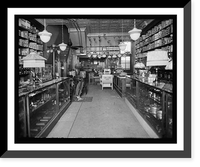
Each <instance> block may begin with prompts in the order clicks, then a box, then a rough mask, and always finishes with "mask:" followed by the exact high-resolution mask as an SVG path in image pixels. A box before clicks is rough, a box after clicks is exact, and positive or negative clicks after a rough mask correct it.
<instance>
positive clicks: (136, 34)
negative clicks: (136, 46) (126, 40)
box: [128, 19, 142, 41]
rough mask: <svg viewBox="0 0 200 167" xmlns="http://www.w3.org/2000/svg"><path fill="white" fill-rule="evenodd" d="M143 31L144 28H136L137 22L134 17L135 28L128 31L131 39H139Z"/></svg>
mask: <svg viewBox="0 0 200 167" xmlns="http://www.w3.org/2000/svg"><path fill="white" fill-rule="evenodd" d="M141 32H142V30H140V29H137V28H136V22H135V19H134V28H133V29H132V30H130V31H129V32H128V33H129V34H130V37H131V39H132V40H134V41H135V40H137V39H138V38H139V37H140V33H141Z"/></svg>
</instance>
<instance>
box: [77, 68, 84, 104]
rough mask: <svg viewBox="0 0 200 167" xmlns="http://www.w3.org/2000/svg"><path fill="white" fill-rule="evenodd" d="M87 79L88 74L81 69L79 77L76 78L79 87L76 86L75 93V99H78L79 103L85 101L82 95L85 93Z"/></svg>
mask: <svg viewBox="0 0 200 167" xmlns="http://www.w3.org/2000/svg"><path fill="white" fill-rule="evenodd" d="M85 78H86V72H85V71H84V70H83V69H82V68H80V69H79V70H78V75H77V76H76V80H77V85H76V92H75V97H76V98H77V100H78V101H80V100H83V98H81V94H82V91H83V87H84V83H85Z"/></svg>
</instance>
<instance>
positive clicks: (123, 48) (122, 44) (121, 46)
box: [119, 19, 126, 51]
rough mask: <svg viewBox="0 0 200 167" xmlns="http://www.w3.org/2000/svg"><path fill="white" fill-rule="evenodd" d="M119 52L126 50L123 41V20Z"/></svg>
mask: <svg viewBox="0 0 200 167" xmlns="http://www.w3.org/2000/svg"><path fill="white" fill-rule="evenodd" d="M119 48H120V50H122V51H124V50H125V49H126V44H125V43H124V41H123V19H122V42H120V44H119Z"/></svg>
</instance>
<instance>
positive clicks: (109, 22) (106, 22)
mask: <svg viewBox="0 0 200 167" xmlns="http://www.w3.org/2000/svg"><path fill="white" fill-rule="evenodd" d="M36 20H37V21H38V22H40V23H41V24H44V20H43V19H36ZM45 21H46V25H47V26H48V25H62V24H63V25H65V26H67V27H68V28H80V29H81V28H85V32H86V35H87V34H89V33H92V34H93V33H122V31H123V32H128V31H130V30H132V29H133V27H134V21H133V19H54V18H53V19H45ZM151 21H153V19H137V20H136V28H138V29H144V28H145V27H146V26H147V25H148V24H149V23H150V22H151ZM122 22H123V23H122Z"/></svg>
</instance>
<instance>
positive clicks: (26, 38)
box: [18, 19, 43, 56]
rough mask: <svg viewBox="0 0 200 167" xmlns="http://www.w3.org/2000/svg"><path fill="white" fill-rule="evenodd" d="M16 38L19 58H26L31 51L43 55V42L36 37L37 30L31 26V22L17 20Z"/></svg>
mask: <svg viewBox="0 0 200 167" xmlns="http://www.w3.org/2000/svg"><path fill="white" fill-rule="evenodd" d="M18 21H19V24H18V25H19V26H18V29H19V30H18V31H19V34H18V37H19V51H18V55H19V56H26V55H27V54H29V53H30V52H32V51H35V52H38V54H40V55H41V56H42V55H43V53H42V51H43V42H42V41H41V39H40V38H39V36H38V32H39V31H38V30H37V29H36V27H34V26H32V25H31V22H30V21H28V20H25V19H19V20H18Z"/></svg>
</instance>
